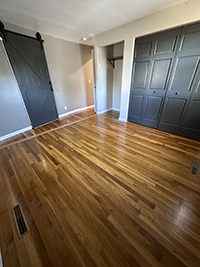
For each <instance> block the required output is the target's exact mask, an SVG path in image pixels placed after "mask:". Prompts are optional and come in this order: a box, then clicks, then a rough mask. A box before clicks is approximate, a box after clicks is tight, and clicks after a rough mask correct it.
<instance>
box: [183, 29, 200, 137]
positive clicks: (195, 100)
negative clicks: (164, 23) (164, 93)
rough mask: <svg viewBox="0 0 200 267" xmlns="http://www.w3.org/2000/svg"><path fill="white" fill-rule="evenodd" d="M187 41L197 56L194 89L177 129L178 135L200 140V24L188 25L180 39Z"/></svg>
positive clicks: (192, 52)
mask: <svg viewBox="0 0 200 267" xmlns="http://www.w3.org/2000/svg"><path fill="white" fill-rule="evenodd" d="M182 42H183V44H184V42H186V43H188V46H189V47H190V50H191V52H190V53H191V54H192V55H196V56H197V68H198V71H197V72H196V73H195V75H194V76H195V77H194V83H193V84H194V85H193V87H194V89H193V93H192V96H191V99H190V102H189V105H188V108H187V109H186V111H185V114H184V118H183V121H182V124H181V127H180V130H179V134H180V135H184V136H187V137H191V138H194V139H198V140H200V24H199V25H194V26H188V27H187V28H186V29H185V31H184V36H183V40H182ZM197 68H196V69H197Z"/></svg>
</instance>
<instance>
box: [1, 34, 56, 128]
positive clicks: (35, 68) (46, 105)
mask: <svg viewBox="0 0 200 267" xmlns="http://www.w3.org/2000/svg"><path fill="white" fill-rule="evenodd" d="M6 37H7V40H8V42H7V43H5V47H6V50H7V53H8V56H9V59H10V62H11V65H12V67H13V71H14V73H15V77H16V79H17V82H18V85H19V87H20V91H21V94H22V97H23V99H24V103H25V106H26V108H27V111H28V114H29V117H30V119H31V122H32V126H33V128H35V127H37V126H40V125H42V124H44V123H47V122H49V121H52V120H55V119H57V118H58V114H57V109H56V105H55V100H54V95H53V92H52V88H51V84H50V76H49V72H48V67H47V63H46V58H45V54H44V50H43V49H41V46H40V43H39V41H38V40H36V39H34V38H29V37H26V36H21V35H17V34H15V33H11V32H6Z"/></svg>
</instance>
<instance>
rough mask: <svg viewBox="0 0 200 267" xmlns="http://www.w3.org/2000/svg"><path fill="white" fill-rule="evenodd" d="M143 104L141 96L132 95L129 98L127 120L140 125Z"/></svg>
mask: <svg viewBox="0 0 200 267" xmlns="http://www.w3.org/2000/svg"><path fill="white" fill-rule="evenodd" d="M143 102H144V96H143V95H135V94H132V95H131V96H130V103H131V105H130V108H129V120H130V121H132V120H134V122H136V123H141V112H142V107H143Z"/></svg>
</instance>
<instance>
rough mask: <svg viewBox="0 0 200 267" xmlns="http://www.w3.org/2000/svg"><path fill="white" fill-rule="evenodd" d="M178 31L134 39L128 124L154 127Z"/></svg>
mask: <svg viewBox="0 0 200 267" xmlns="http://www.w3.org/2000/svg"><path fill="white" fill-rule="evenodd" d="M180 31H181V29H175V30H170V31H167V32H164V33H158V34H156V35H150V36H147V37H142V38H139V39H136V44H135V45H136V47H135V55H134V64H133V76H132V85H131V93H130V104H129V116H128V120H129V121H132V122H136V123H140V124H143V125H146V126H151V127H154V128H157V126H158V122H159V118H160V114H161V111H162V106H163V102H164V98H165V94H166V89H167V86H168V82H169V77H170V74H171V70H172V66H173V62H174V59H175V52H176V48H177V45H178V41H179V35H180Z"/></svg>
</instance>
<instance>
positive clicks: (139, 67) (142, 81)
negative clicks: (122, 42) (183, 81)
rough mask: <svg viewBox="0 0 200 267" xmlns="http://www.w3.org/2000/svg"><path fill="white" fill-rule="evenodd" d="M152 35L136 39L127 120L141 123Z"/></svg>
mask: <svg viewBox="0 0 200 267" xmlns="http://www.w3.org/2000/svg"><path fill="white" fill-rule="evenodd" d="M153 40H154V38H153V36H148V37H143V38H139V39H136V43H135V55H134V63H133V74H132V82H131V92H130V102H129V114H128V120H129V121H131V122H136V123H140V124H142V121H143V117H144V103H145V93H146V90H147V88H148V80H149V74H150V71H149V69H150V60H151V54H152V49H153Z"/></svg>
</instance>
